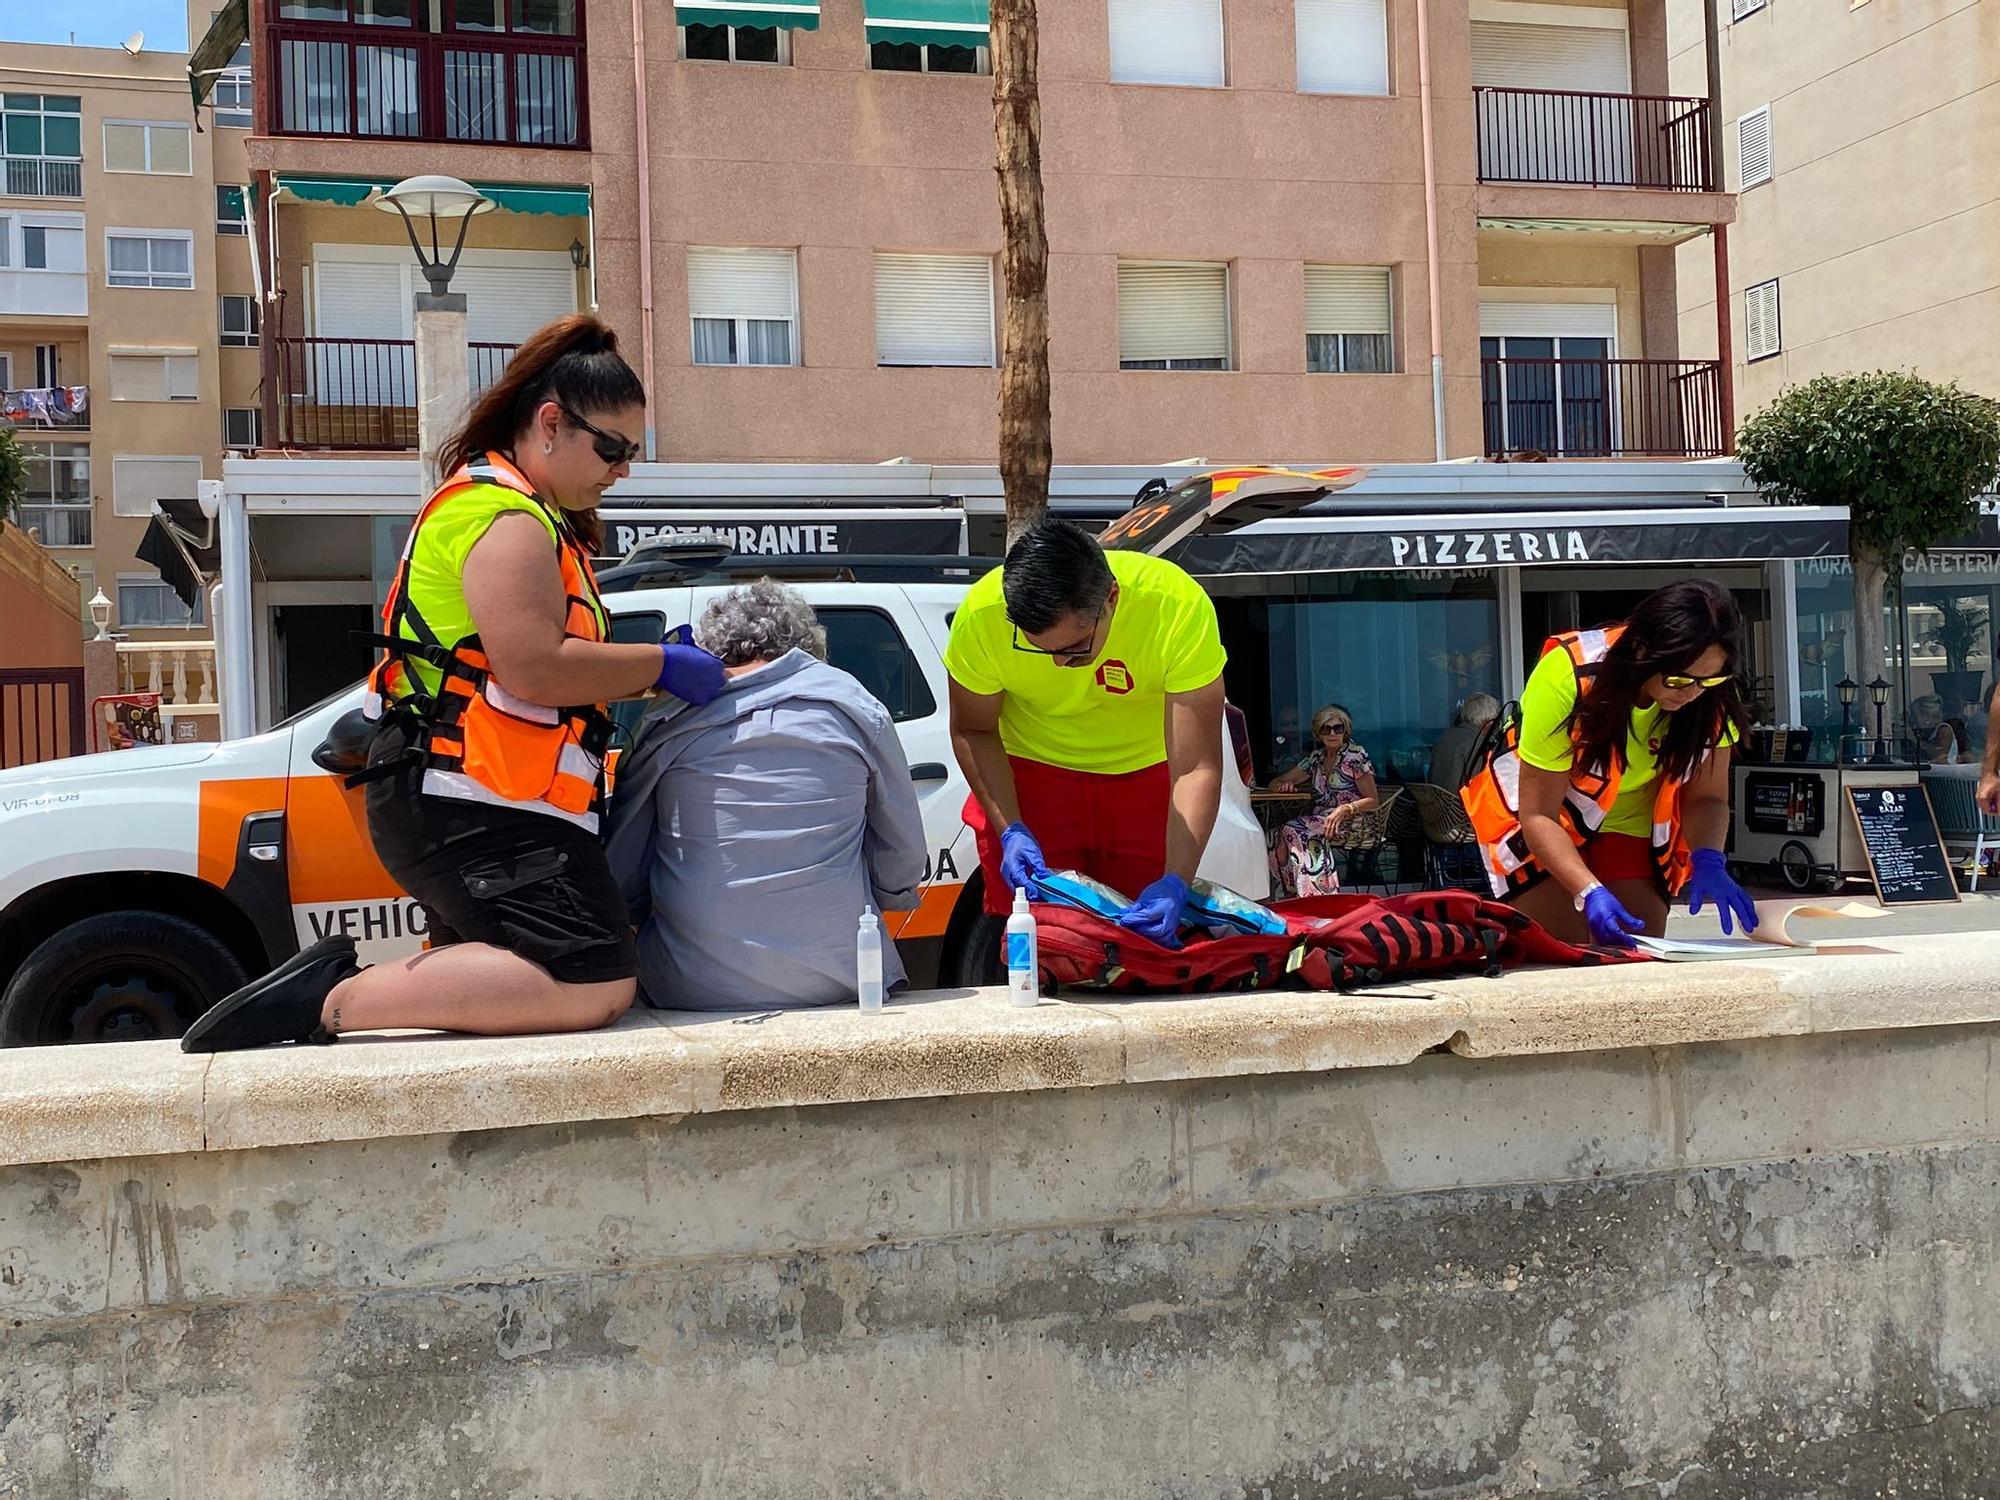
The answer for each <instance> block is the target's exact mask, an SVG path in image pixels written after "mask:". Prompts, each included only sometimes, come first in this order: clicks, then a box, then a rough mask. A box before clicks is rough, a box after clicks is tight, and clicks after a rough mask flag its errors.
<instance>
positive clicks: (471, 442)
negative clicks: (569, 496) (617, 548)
mask: <svg viewBox="0 0 2000 1500" xmlns="http://www.w3.org/2000/svg"><path fill="white" fill-rule="evenodd" d="M544 401H557V402H560V403H561V404H562V405H564V406H566V407H568V408H569V409H570V410H571V411H573V412H575V413H576V414H577V415H578V416H580V417H589V416H592V415H594V414H596V413H598V412H607V411H617V410H619V409H620V408H622V407H627V406H643V405H645V402H646V387H645V385H644V384H643V383H642V382H641V381H640V379H639V377H638V376H637V375H635V374H633V373H632V367H631V366H630V365H628V364H626V363H625V359H624V356H622V355H621V354H619V352H618V335H617V334H615V333H613V332H612V331H611V329H610V328H609V327H608V326H606V325H605V324H603V323H600V322H599V321H598V320H597V319H596V318H593V317H591V316H590V315H589V314H588V313H571V314H570V315H569V316H568V317H566V318H557V319H556V320H555V321H554V322H553V323H549V324H545V325H544V326H543V327H541V328H538V329H536V330H535V332H534V333H533V334H532V335H530V336H529V338H528V341H527V342H526V343H524V344H523V345H521V347H520V348H519V349H517V350H515V351H514V357H513V358H512V359H511V360H509V361H508V362H507V368H506V369H505V370H503V371H501V372H500V378H499V379H498V380H496V381H494V382H493V384H491V385H489V386H488V387H487V388H486V389H485V390H484V391H483V392H482V393H481V394H480V397H479V399H478V400H477V401H475V402H473V403H472V410H470V411H468V412H467V413H466V414H465V424H464V425H463V426H462V427H460V428H459V429H458V431H457V432H455V433H453V434H452V436H451V438H450V440H449V441H448V442H446V443H445V445H444V447H443V449H442V450H440V452H439V454H438V471H439V472H440V473H443V474H452V473H455V472H457V471H458V470H459V469H461V468H463V467H464V466H465V465H466V464H468V463H470V462H472V461H473V460H474V459H476V458H478V457H479V456H480V455H481V454H482V453H500V454H511V453H512V452H513V451H514V445H515V444H516V443H517V442H519V441H520V438H521V434H522V433H524V432H526V431H527V430H528V424H529V423H531V422H532V421H534V419H535V411H536V409H537V408H538V407H540V406H541V404H542V403H543V402H544ZM560 518H561V519H562V520H563V521H565V522H566V523H567V524H568V526H569V528H570V529H571V530H572V531H574V532H575V533H576V535H577V537H578V539H579V540H581V541H582V542H583V543H584V545H585V546H586V547H588V548H589V550H590V553H591V555H592V556H595V555H596V554H597V552H598V551H599V549H600V548H602V547H603V545H604V526H603V523H602V522H600V521H599V520H598V518H597V512H596V510H595V509H592V510H572V511H563V512H561V513H560Z"/></svg>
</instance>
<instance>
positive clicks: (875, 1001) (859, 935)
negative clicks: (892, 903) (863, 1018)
mask: <svg viewBox="0 0 2000 1500" xmlns="http://www.w3.org/2000/svg"><path fill="white" fill-rule="evenodd" d="M854 987H855V990H856V991H857V992H858V993H859V995H860V996H861V1008H862V1009H863V1010H864V1011H878V1010H880V1009H881V1008H882V923H881V922H880V920H879V919H877V917H876V915H875V908H874V907H873V906H865V907H863V908H862V910H861V928H860V930H859V931H858V932H856V933H855V935H854Z"/></svg>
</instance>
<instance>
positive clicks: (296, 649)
mask: <svg viewBox="0 0 2000 1500" xmlns="http://www.w3.org/2000/svg"><path fill="white" fill-rule="evenodd" d="M374 627H375V614H374V611H373V610H371V609H370V608H369V607H368V606H367V605H365V604H282V605H279V606H278V607H277V608H276V609H273V610H272V611H271V635H272V637H273V639H274V641H275V643H276V647H277V663H276V667H277V670H276V671H275V672H274V673H273V675H274V676H275V677H276V679H277V687H278V702H277V704H276V705H275V708H276V710H277V712H276V714H275V717H276V718H280V719H284V718H289V717H290V716H291V715H293V714H295V713H297V712H298V711H299V710H300V709H302V708H310V707H312V706H313V704H315V703H317V702H319V701H320V699H322V698H326V697H329V696H331V695H332V694H334V693H337V692H339V691H340V690H341V689H342V688H344V687H347V686H349V685H351V684H353V683H356V682H359V681H360V680H361V679H362V678H363V677H366V676H367V675H368V667H369V664H370V663H371V662H372V661H373V660H374V653H373V652H371V651H370V650H369V649H368V648H367V647H366V646H357V645H355V644H354V642H353V640H352V636H353V633H354V632H355V631H357V630H359V631H368V630H372V629H374Z"/></svg>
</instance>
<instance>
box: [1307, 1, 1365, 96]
mask: <svg viewBox="0 0 2000 1500" xmlns="http://www.w3.org/2000/svg"><path fill="white" fill-rule="evenodd" d="M1292 20H1293V26H1294V28H1295V31H1296V34H1297V39H1298V47H1297V51H1298V67H1299V92H1300V93H1302V94H1386V93H1388V92H1389V16H1388V12H1387V8H1386V6H1385V3H1384V0H1293V13H1292Z"/></svg>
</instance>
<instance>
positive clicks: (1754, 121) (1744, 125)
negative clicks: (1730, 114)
mask: <svg viewBox="0 0 2000 1500" xmlns="http://www.w3.org/2000/svg"><path fill="white" fill-rule="evenodd" d="M1770 180H1771V106H1770V105H1768V104H1766V105H1764V106H1762V107H1761V108H1758V109H1753V110H1751V111H1750V112H1749V113H1748V114H1746V115H1742V116H1740V117H1739V118H1738V119H1737V121H1736V181H1737V186H1738V187H1739V188H1744V189H1747V188H1753V187H1755V186H1757V184H1758V183H1760V182H1769V181H1770Z"/></svg>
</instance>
